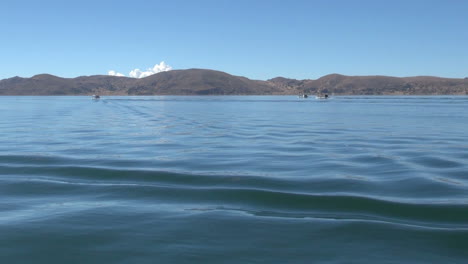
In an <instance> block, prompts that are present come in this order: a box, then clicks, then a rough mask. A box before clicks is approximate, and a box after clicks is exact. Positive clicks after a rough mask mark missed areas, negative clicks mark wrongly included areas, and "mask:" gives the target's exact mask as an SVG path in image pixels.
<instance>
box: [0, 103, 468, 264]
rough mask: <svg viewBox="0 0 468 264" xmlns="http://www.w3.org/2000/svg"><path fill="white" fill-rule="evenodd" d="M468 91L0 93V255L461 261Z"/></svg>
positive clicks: (465, 256)
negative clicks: (305, 95)
mask: <svg viewBox="0 0 468 264" xmlns="http://www.w3.org/2000/svg"><path fill="white" fill-rule="evenodd" d="M467 261H468V97H466V96H441V97H435V96H430V97H420V96H408V97H383V96H360V97H358V96H342V97H334V98H332V99H330V100H316V99H313V98H309V99H301V98H297V97H295V96H225V97H224V96H209V97H183V96H173V97H171V96H164V97H162V96H161V97H158V96H155V97H103V98H101V99H100V100H91V98H89V97H0V263H9V264H11V263H48V264H50V263H87V264H89V263H100V264H101V263H467Z"/></svg>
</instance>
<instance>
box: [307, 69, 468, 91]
mask: <svg viewBox="0 0 468 264" xmlns="http://www.w3.org/2000/svg"><path fill="white" fill-rule="evenodd" d="M301 89H303V90H305V91H307V92H308V93H320V92H324V93H332V94H337V95H442V94H458V95H461V94H468V82H467V80H464V79H449V78H439V77H431V76H418V77H404V78H397V77H388V76H345V75H339V74H330V75H326V76H323V77H321V78H319V79H317V80H310V81H306V82H304V84H303V85H302V86H301Z"/></svg>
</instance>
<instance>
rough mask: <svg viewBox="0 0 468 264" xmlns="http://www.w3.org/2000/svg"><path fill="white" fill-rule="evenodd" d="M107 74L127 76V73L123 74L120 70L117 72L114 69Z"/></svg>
mask: <svg viewBox="0 0 468 264" xmlns="http://www.w3.org/2000/svg"><path fill="white" fill-rule="evenodd" d="M107 74H108V75H110V76H125V75H123V74H121V73H120V72H116V71H112V70H111V71H109V72H108V73H107Z"/></svg>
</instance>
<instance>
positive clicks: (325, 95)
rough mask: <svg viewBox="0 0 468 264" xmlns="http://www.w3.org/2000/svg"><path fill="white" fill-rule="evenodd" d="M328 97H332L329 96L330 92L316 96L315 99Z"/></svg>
mask: <svg viewBox="0 0 468 264" xmlns="http://www.w3.org/2000/svg"><path fill="white" fill-rule="evenodd" d="M328 98H330V97H329V96H328V94H324V95H317V96H315V99H328Z"/></svg>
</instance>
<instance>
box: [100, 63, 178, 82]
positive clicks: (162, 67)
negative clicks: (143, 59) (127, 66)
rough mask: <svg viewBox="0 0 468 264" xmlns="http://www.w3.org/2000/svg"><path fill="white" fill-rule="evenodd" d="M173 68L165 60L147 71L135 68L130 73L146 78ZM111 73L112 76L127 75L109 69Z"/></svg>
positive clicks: (131, 75) (130, 74)
mask: <svg viewBox="0 0 468 264" xmlns="http://www.w3.org/2000/svg"><path fill="white" fill-rule="evenodd" d="M170 70H172V67H171V66H169V65H167V64H166V63H165V62H164V61H161V62H160V63H159V64H156V65H154V67H153V68H148V69H146V71H141V70H140V69H134V70H132V71H130V73H129V74H128V76H129V77H132V78H145V77H148V76H150V75H153V74H156V73H158V72H165V71H170ZM109 75H112V76H125V75H123V74H121V73H118V72H115V71H109Z"/></svg>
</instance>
